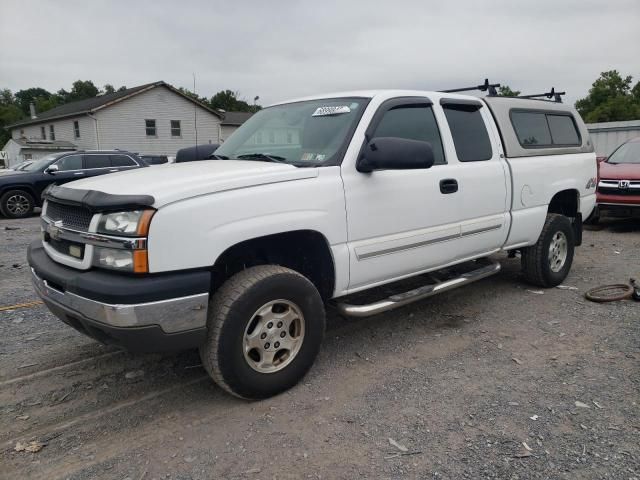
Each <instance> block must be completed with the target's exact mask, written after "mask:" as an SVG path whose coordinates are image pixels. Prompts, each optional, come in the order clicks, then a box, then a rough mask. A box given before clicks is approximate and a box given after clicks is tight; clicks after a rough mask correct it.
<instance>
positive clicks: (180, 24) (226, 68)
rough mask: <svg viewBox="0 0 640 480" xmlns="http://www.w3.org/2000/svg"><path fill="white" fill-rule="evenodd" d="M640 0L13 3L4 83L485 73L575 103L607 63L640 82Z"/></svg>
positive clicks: (449, 78) (210, 85) (338, 79)
mask: <svg viewBox="0 0 640 480" xmlns="http://www.w3.org/2000/svg"><path fill="white" fill-rule="evenodd" d="M639 25H640V2H638V0H608V1H606V0H598V1H596V0H564V1H558V0H538V1H536V2H519V1H509V0H495V1H473V0H458V1H455V2H451V1H449V2H448V1H445V0H430V1H425V0H422V1H419V0H416V1H404V0H396V1H386V2H380V1H377V2H376V1H368V2H366V1H345V0H342V1H339V0H323V1H322V2H318V1H315V2H311V1H292V0H283V1H275V0H272V1H268V2H266V1H245V2H239V1H235V2H231V1H226V2H221V1H188V2H187V1H183V2H169V1H150V0H143V1H131V0H130V1H128V2H125V1H121V0H115V1H106V0H103V1H91V2H87V1H79V0H59V1H51V0H50V1H31V0H4V1H3V5H2V16H1V17H0V45H1V47H0V87H8V88H11V89H12V90H14V91H15V90H19V89H21V88H27V87H31V86H42V87H44V88H47V89H49V90H52V91H55V90H58V89H59V88H63V87H64V88H69V87H70V85H71V83H72V82H73V81H74V80H77V79H80V78H81V79H91V80H93V81H94V82H95V83H96V84H98V85H100V86H101V85H104V84H105V83H111V84H113V85H115V86H116V87H118V86H120V85H127V86H135V85H139V84H143V83H147V82H151V81H156V80H165V81H167V82H169V83H171V84H173V85H176V86H184V87H188V88H190V87H191V85H192V76H191V74H192V72H194V73H195V74H196V77H197V90H198V93H199V94H201V95H206V96H210V95H212V94H213V93H215V92H216V91H218V90H221V89H226V88H229V89H233V90H238V91H240V93H241V94H242V95H243V96H244V97H245V98H246V99H249V100H251V99H252V98H253V97H254V96H255V95H260V97H261V100H260V103H263V104H268V103H270V102H274V101H279V100H283V99H286V98H292V97H297V96H302V95H308V94H314V93H321V92H329V91H339V90H349V89H365V88H419V89H441V88H446V87H452V86H454V87H455V86H459V85H463V86H464V85H467V84H473V83H476V82H480V81H481V80H482V79H484V78H485V77H489V78H490V79H491V80H492V81H498V82H502V83H503V84H508V85H510V86H511V87H512V88H514V89H518V90H522V91H524V92H534V93H537V92H539V91H541V90H545V89H548V88H549V87H551V86H555V87H556V88H558V89H564V90H567V92H568V95H567V98H568V100H570V101H574V100H575V99H577V98H580V97H582V96H584V95H585V94H586V92H587V90H588V89H589V87H590V85H591V83H592V82H593V80H594V79H595V78H596V77H597V76H598V74H599V73H600V72H601V71H604V70H609V69H613V68H615V69H618V70H620V71H621V72H622V73H624V74H630V75H633V76H634V78H635V80H636V81H637V80H640V60H639V59H638V58H639V57H638V55H637V46H638V45H640V29H639V28H638V26H639Z"/></svg>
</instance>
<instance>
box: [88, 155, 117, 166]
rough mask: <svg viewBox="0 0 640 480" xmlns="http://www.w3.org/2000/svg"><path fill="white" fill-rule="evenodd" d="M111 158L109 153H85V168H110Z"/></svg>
mask: <svg viewBox="0 0 640 480" xmlns="http://www.w3.org/2000/svg"><path fill="white" fill-rule="evenodd" d="M110 166H111V160H109V155H85V156H84V168H109V167H110Z"/></svg>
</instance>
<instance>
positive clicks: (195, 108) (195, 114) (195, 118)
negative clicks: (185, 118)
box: [191, 73, 198, 158]
mask: <svg viewBox="0 0 640 480" xmlns="http://www.w3.org/2000/svg"><path fill="white" fill-rule="evenodd" d="M191 75H193V95H194V96H195V95H196V74H195V73H192V74H191ZM194 100H195V99H194ZM193 128H194V130H195V132H196V158H198V103H197V102H193Z"/></svg>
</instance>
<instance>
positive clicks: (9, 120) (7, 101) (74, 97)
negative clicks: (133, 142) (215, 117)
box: [0, 80, 261, 148]
mask: <svg viewBox="0 0 640 480" xmlns="http://www.w3.org/2000/svg"><path fill="white" fill-rule="evenodd" d="M126 89H127V87H126V86H121V87H119V88H117V89H116V88H115V87H114V86H113V85H111V84H106V85H104V86H103V87H102V88H98V87H97V86H96V85H95V84H94V83H93V82H92V81H91V80H76V81H75V82H73V84H72V85H71V89H70V90H65V89H64V88H62V89H60V90H58V91H57V92H49V91H48V90H46V89H44V88H41V87H32V88H26V89H24V90H19V91H17V92H15V93H13V92H11V90H9V89H8V88H4V89H0V148H2V147H3V146H4V145H5V143H6V142H7V141H8V140H9V139H10V138H11V132H10V131H9V130H8V129H7V128H6V126H7V125H11V124H13V123H16V122H19V121H20V120H23V119H25V118H29V116H30V110H29V105H30V104H31V103H33V105H34V106H35V109H36V111H37V112H45V111H47V110H50V109H52V108H54V107H57V106H60V105H64V104H65V103H71V102H75V101H78V100H84V99H87V98H93V97H96V96H98V95H105V94H109V93H114V92H121V91H123V90H126ZM179 90H180V92H182V93H183V94H185V95H187V96H189V97H191V98H193V99H195V100H197V101H199V102H200V103H202V104H203V105H205V106H207V107H209V108H212V109H215V110H224V111H227V112H255V111H257V110H259V109H260V108H261V107H260V105H257V104H256V103H255V101H254V103H253V104H249V103H248V102H247V101H245V100H243V99H242V98H241V97H240V93H239V92H234V91H232V90H222V91H220V92H218V93H216V94H215V95H213V96H212V97H210V98H207V97H201V96H199V95H197V94H195V93H194V92H191V91H190V90H188V89H185V88H182V87H180V88H179ZM257 99H258V98H257V97H256V99H255V100H257Z"/></svg>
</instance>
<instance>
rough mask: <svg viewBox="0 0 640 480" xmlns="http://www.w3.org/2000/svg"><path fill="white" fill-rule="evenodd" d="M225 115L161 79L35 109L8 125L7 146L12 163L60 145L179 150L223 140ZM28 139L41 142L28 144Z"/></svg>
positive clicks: (157, 151)
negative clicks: (49, 107)
mask: <svg viewBox="0 0 640 480" xmlns="http://www.w3.org/2000/svg"><path fill="white" fill-rule="evenodd" d="M34 113H35V112H34ZM223 118H224V115H223V113H222V112H218V111H216V110H213V109H211V108H209V107H207V106H206V105H203V104H202V103H200V102H198V101H196V100H194V99H192V98H191V97H189V96H187V95H185V94H183V93H182V92H180V91H179V90H178V89H176V88H174V87H172V86H171V85H169V84H167V83H165V82H155V83H149V84H147V85H141V86H139V87H134V88H128V89H126V90H123V91H121V92H114V93H108V94H105V95H101V96H98V97H94V98H88V99H85V100H80V101H77V102H71V103H67V104H64V105H60V106H59V107H56V108H53V109H51V110H47V111H45V112H42V113H39V114H38V113H35V114H32V116H31V118H29V119H26V120H22V121H20V122H18V123H15V124H13V125H10V126H9V127H8V128H10V129H11V138H12V139H11V140H9V142H8V143H7V145H5V147H4V148H3V150H4V151H6V152H7V154H8V157H9V158H8V165H7V166H13V165H15V164H17V163H20V162H22V161H25V160H28V159H35V158H37V157H38V156H44V155H46V154H48V153H51V152H54V151H59V150H60V147H63V148H64V149H76V148H77V149H84V150H104V149H116V148H118V149H121V150H128V151H130V152H135V153H140V154H149V155H170V156H174V155H175V154H176V151H178V150H179V149H181V148H184V147H190V146H193V145H196V144H205V143H221V140H222V125H221V123H222V121H223ZM236 123H237V122H236ZM229 127H232V128H237V126H231V125H229ZM61 142H62V143H61ZM28 145H31V146H33V145H38V148H37V149H33V148H25V147H27V146H28ZM47 147H51V148H50V149H47Z"/></svg>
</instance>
